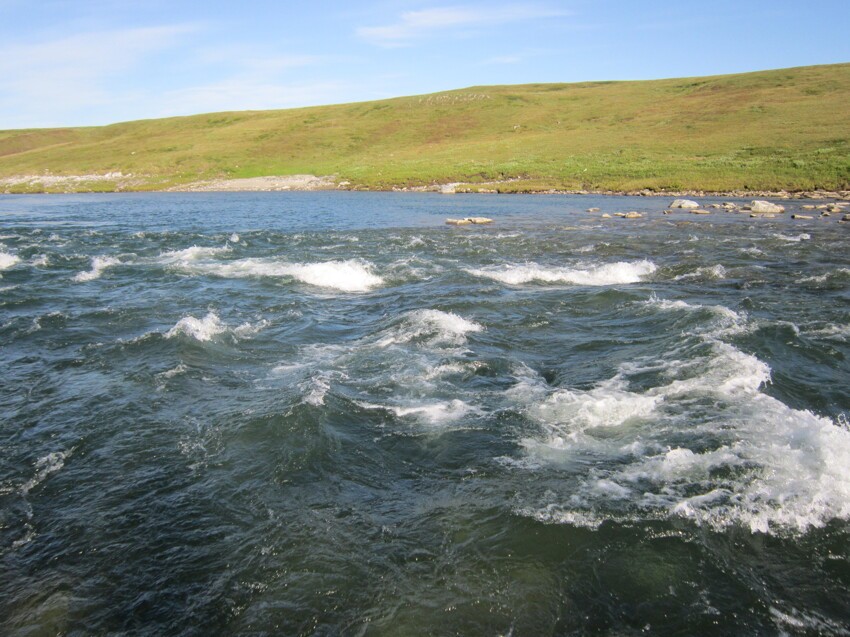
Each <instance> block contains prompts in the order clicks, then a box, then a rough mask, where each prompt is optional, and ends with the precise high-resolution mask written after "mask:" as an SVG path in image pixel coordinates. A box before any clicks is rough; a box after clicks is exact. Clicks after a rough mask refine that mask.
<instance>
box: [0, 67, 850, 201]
mask: <svg viewBox="0 0 850 637" xmlns="http://www.w3.org/2000/svg"><path fill="white" fill-rule="evenodd" d="M295 174H312V175H331V176H333V178H334V183H339V182H349V184H348V187H363V188H377V189H385V188H392V187H409V186H425V185H433V184H441V183H448V182H465V183H470V184H473V187H474V185H475V184H482V185H484V184H486V183H487V182H498V183H497V184H496V187H498V188H499V190H501V191H509V190H516V191H525V190H541V189H547V188H557V189H588V190H609V189H611V190H638V189H642V188H648V189H652V190H683V189H699V190H712V191H727V190H735V189H746V190H782V189H784V190H811V189H817V188H825V189H847V188H849V187H850V64H835V65H827V66H815V67H801V68H793V69H783V70H775V71H762V72H756V73H745V74H737V75H725V76H715V77H701V78H686V79H668V80H652V81H638V82H585V83H577V84H527V85H519V86H482V87H473V88H468V89H463V90H456V91H448V92H444V93H436V94H432V95H422V96H414V97H400V98H395V99H387V100H380V101H374V102H363V103H354V104H340V105H334V106H320V107H311V108H299V109H288V110H274V111H245V112H228V113H215V114H207V115H195V116H190V117H174V118H168V119H158V120H142V121H135V122H126V123H121V124H114V125H110V126H102V127H85V128H60V129H32V130H9V131H0V191H3V190H4V189H5V190H7V191H10V192H25V191H43V190H47V191H51V190H57V191H66V190H79V191H88V190H114V189H125V190H150V189H166V188H171V187H175V186H180V185H181V184H182V185H185V184H188V183H191V182H197V181H199V180H211V179H222V178H247V177H258V176H277V175H295ZM34 176H38V178H35V177H34Z"/></svg>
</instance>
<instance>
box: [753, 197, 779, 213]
mask: <svg viewBox="0 0 850 637" xmlns="http://www.w3.org/2000/svg"><path fill="white" fill-rule="evenodd" d="M744 210H749V211H750V212H752V213H755V214H776V213H778V212H785V207H784V206H780V205H779V204H775V203H771V202H769V201H762V200H755V201H752V202H750V203H748V204H747V205H746V206H744Z"/></svg>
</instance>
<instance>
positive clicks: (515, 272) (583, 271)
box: [467, 260, 657, 285]
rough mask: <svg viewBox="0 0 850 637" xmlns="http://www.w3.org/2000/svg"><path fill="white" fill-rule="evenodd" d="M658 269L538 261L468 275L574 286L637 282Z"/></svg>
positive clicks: (642, 265)
mask: <svg viewBox="0 0 850 637" xmlns="http://www.w3.org/2000/svg"><path fill="white" fill-rule="evenodd" d="M656 270H657V267H656V265H655V264H654V263H652V262H651V261H647V260H643V261H635V262H627V261H619V262H616V263H607V264H604V265H598V266H588V267H584V268H566V267H560V268H559V267H544V266H541V265H538V264H536V263H526V264H523V265H515V264H508V265H504V266H501V267H497V268H479V269H470V270H467V272H469V274H472V275H474V276H477V277H485V278H489V279H493V280H495V281H499V282H501V283H506V284H508V285H522V284H524V283H569V284H572V285H622V284H627V283H638V282H639V281H642V280H643V279H644V278H645V277H646V276H648V275H650V274H652V273H653V272H655V271H656Z"/></svg>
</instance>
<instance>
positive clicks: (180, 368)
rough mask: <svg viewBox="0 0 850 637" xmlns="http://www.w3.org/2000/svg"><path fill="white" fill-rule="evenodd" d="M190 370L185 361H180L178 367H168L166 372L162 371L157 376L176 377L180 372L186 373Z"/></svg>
mask: <svg viewBox="0 0 850 637" xmlns="http://www.w3.org/2000/svg"><path fill="white" fill-rule="evenodd" d="M187 371H189V368H188V367H186V365H184V364H183V363H178V364H177V366H176V367H172V368H171V369H167V370H165V371H164V372H160V373H159V374H157V376H159V377H161V378H174V377H175V376H179V375H180V374H185V373H186V372H187Z"/></svg>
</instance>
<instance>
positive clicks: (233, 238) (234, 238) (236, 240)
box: [230, 232, 239, 243]
mask: <svg viewBox="0 0 850 637" xmlns="http://www.w3.org/2000/svg"><path fill="white" fill-rule="evenodd" d="M230 242H231V243H239V235H238V234H236V233H235V232H234V233H233V234H232V235H230Z"/></svg>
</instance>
